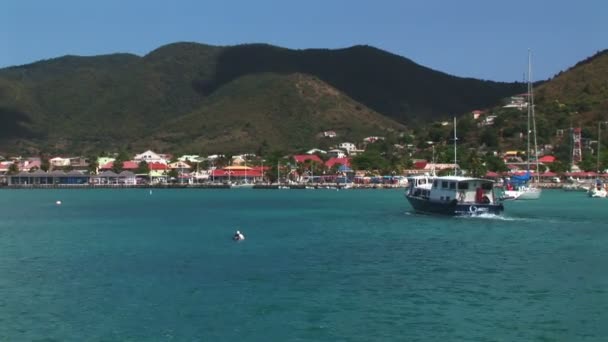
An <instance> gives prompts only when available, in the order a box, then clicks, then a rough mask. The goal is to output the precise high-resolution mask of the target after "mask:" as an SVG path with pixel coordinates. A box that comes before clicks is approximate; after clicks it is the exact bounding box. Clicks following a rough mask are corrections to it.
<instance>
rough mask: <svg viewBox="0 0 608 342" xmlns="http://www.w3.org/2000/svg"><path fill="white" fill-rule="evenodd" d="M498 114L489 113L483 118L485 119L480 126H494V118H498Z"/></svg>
mask: <svg viewBox="0 0 608 342" xmlns="http://www.w3.org/2000/svg"><path fill="white" fill-rule="evenodd" d="M496 118H497V116H496V115H488V116H486V117H485V118H483V120H481V122H480V123H479V126H480V127H485V126H492V125H494V119H496Z"/></svg>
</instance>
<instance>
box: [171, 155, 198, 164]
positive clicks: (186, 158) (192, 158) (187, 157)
mask: <svg viewBox="0 0 608 342" xmlns="http://www.w3.org/2000/svg"><path fill="white" fill-rule="evenodd" d="M177 160H179V161H182V162H186V161H189V162H193V163H198V162H200V161H201V157H200V156H199V155H198V154H184V155H183V156H181V157H179V158H177Z"/></svg>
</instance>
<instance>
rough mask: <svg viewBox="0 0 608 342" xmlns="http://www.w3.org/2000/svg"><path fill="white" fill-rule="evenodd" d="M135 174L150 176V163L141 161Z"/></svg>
mask: <svg viewBox="0 0 608 342" xmlns="http://www.w3.org/2000/svg"><path fill="white" fill-rule="evenodd" d="M135 173H137V174H146V175H147V174H149V173H150V166H149V165H148V162H146V161H145V160H142V161H140V162H139V164H137V169H136V170H135Z"/></svg>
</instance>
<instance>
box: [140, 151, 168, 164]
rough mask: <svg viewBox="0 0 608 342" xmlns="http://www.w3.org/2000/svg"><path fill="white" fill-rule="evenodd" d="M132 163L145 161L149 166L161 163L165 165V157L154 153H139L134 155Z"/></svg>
mask: <svg viewBox="0 0 608 342" xmlns="http://www.w3.org/2000/svg"><path fill="white" fill-rule="evenodd" d="M133 160H134V161H136V162H138V163H139V162H142V161H145V162H146V163H148V164H150V163H163V164H167V159H166V156H164V157H163V156H162V155H160V154H158V153H155V152H154V151H151V150H148V151H146V152H144V153H140V154H137V155H135V158H133Z"/></svg>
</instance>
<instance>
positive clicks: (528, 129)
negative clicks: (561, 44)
mask: <svg viewBox="0 0 608 342" xmlns="http://www.w3.org/2000/svg"><path fill="white" fill-rule="evenodd" d="M531 71H532V52H531V51H530V49H528V89H527V93H528V94H527V95H528V123H527V126H526V127H527V133H526V134H527V142H526V171H528V172H530V116H531V111H532V97H531V94H530V92H532V84H531V81H530V73H531Z"/></svg>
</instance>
